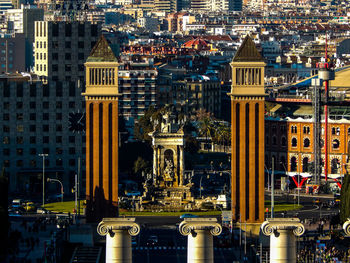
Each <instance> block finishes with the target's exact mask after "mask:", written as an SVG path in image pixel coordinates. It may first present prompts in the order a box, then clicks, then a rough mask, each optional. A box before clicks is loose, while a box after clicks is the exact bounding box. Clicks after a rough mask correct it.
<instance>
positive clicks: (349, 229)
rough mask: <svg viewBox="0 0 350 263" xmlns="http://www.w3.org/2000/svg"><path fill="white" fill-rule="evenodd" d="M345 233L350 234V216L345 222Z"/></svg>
mask: <svg viewBox="0 0 350 263" xmlns="http://www.w3.org/2000/svg"><path fill="white" fill-rule="evenodd" d="M343 229H344V232H345V235H347V236H350V218H348V220H347V221H345V223H344V224H343Z"/></svg>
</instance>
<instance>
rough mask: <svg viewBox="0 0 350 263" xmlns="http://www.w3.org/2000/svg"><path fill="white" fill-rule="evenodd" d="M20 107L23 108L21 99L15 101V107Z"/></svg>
mask: <svg viewBox="0 0 350 263" xmlns="http://www.w3.org/2000/svg"><path fill="white" fill-rule="evenodd" d="M22 108H23V102H22V101H17V103H16V109H22Z"/></svg>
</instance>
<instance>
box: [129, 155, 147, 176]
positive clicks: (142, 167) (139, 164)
mask: <svg viewBox="0 0 350 263" xmlns="http://www.w3.org/2000/svg"><path fill="white" fill-rule="evenodd" d="M133 170H134V173H135V174H141V173H142V171H144V172H146V173H147V172H149V171H150V164H149V162H147V161H146V160H145V159H143V158H142V157H138V158H137V160H136V161H135V163H134V167H133Z"/></svg>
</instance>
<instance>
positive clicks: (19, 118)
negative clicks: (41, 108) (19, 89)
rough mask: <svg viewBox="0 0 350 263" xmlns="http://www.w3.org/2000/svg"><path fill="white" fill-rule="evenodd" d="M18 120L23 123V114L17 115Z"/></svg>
mask: <svg viewBox="0 0 350 263" xmlns="http://www.w3.org/2000/svg"><path fill="white" fill-rule="evenodd" d="M16 120H18V121H23V113H17V114H16Z"/></svg>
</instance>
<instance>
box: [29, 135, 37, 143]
mask: <svg viewBox="0 0 350 263" xmlns="http://www.w3.org/2000/svg"><path fill="white" fill-rule="evenodd" d="M29 143H30V144H35V143H36V137H35V136H30V137H29Z"/></svg>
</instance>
